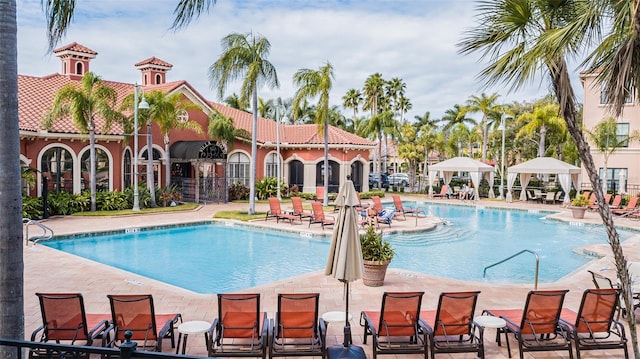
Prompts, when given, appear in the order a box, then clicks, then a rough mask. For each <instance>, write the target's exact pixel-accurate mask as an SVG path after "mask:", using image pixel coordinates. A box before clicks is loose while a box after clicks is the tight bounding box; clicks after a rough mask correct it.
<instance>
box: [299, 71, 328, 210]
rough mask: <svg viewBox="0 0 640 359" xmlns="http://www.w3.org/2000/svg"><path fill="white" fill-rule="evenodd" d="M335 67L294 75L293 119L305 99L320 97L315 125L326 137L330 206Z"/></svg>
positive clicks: (325, 192) (325, 153) (325, 151)
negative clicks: (330, 125) (331, 124)
mask: <svg viewBox="0 0 640 359" xmlns="http://www.w3.org/2000/svg"><path fill="white" fill-rule="evenodd" d="M334 79H335V76H334V75H333V66H331V63H329V62H327V63H326V64H325V65H324V66H321V67H320V68H319V69H318V70H311V69H300V70H298V71H296V73H295V74H293V85H294V86H295V87H296V88H297V89H296V93H295V95H294V97H293V109H294V111H293V117H298V115H299V113H298V111H297V110H298V109H299V108H300V106H299V104H300V102H301V101H303V100H304V99H308V98H315V97H318V105H317V107H316V117H315V123H316V124H317V125H318V130H319V131H320V133H321V134H323V135H324V176H323V177H324V184H323V185H324V199H323V204H324V205H325V206H327V205H328V204H329V173H330V172H329V92H331V87H332V86H333V80H334Z"/></svg>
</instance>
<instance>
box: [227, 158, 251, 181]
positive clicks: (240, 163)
mask: <svg viewBox="0 0 640 359" xmlns="http://www.w3.org/2000/svg"><path fill="white" fill-rule="evenodd" d="M227 165H228V168H229V171H228V177H227V178H228V179H229V185H233V184H236V183H240V184H242V185H244V186H246V187H249V171H250V169H251V168H250V167H251V166H250V161H249V157H248V156H247V155H246V154H244V153H242V152H236V153H234V154H232V155H231V156H229V159H228V160H227Z"/></svg>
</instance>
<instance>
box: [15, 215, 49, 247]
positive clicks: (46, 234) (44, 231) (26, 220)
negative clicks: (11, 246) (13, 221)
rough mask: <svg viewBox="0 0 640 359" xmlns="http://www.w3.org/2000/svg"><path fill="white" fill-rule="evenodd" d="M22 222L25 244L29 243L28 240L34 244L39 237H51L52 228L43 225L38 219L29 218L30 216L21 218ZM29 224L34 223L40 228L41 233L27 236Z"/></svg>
mask: <svg viewBox="0 0 640 359" xmlns="http://www.w3.org/2000/svg"><path fill="white" fill-rule="evenodd" d="M22 224H23V225H24V227H25V235H24V240H25V245H26V246H28V245H29V242H33V245H34V246H35V245H36V244H37V243H38V241H39V240H41V239H51V238H53V229H51V228H49V227H47V226H45V225H44V224H42V223H40V221H37V220H35V219H31V218H22ZM30 225H35V226H37V227H39V228H40V229H41V230H42V234H40V235H35V236H32V237H29V226H30Z"/></svg>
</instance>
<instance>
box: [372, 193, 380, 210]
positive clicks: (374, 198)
mask: <svg viewBox="0 0 640 359" xmlns="http://www.w3.org/2000/svg"><path fill="white" fill-rule="evenodd" d="M371 201H372V202H373V207H375V209H377V210H378V213H380V212H382V201H381V200H380V196H371Z"/></svg>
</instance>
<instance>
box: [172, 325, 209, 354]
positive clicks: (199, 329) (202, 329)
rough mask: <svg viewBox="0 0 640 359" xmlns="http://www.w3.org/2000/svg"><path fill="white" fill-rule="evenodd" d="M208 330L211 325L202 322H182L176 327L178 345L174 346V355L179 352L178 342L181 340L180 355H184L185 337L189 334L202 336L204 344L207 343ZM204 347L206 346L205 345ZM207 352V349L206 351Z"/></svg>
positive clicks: (185, 347) (185, 348)
mask: <svg viewBox="0 0 640 359" xmlns="http://www.w3.org/2000/svg"><path fill="white" fill-rule="evenodd" d="M209 328H211V323H209V322H205V321H202V320H193V321H190V322H184V323H182V324H180V325H179V326H178V345H176V354H178V353H179V351H180V340H181V339H182V354H185V351H186V350H187V337H189V335H190V334H203V333H204V340H205V343H208V342H209V334H208V331H209ZM183 335H184V337H183ZM205 346H206V344H205ZM207 350H208V349H207Z"/></svg>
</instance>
